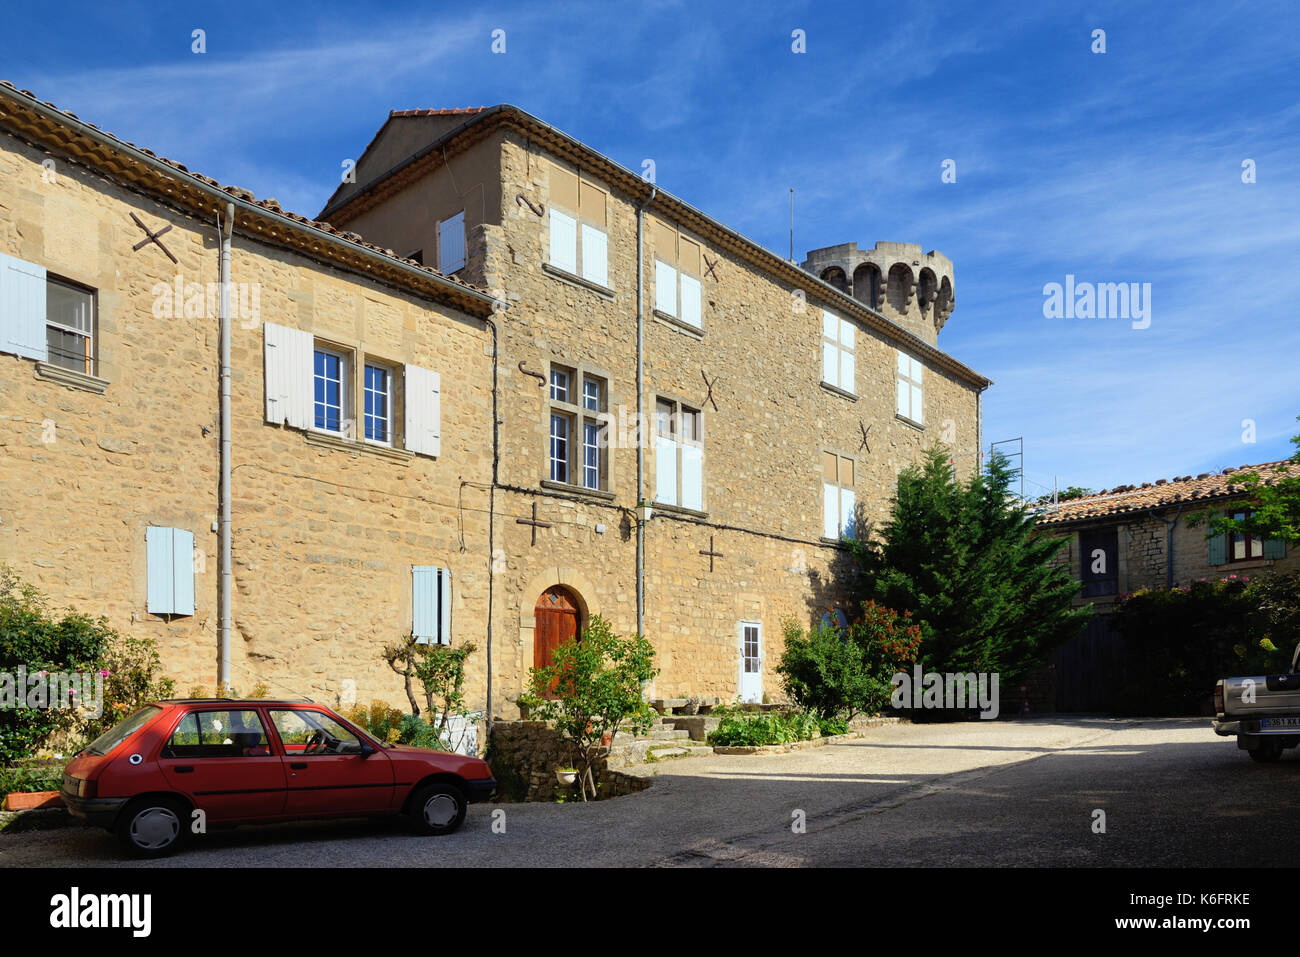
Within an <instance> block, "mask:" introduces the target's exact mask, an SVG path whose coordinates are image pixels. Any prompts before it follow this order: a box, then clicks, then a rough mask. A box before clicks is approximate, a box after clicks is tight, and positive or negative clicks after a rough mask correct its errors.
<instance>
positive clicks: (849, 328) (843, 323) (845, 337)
mask: <svg viewBox="0 0 1300 957" xmlns="http://www.w3.org/2000/svg"><path fill="white" fill-rule="evenodd" d="M840 345H842V346H843V347H844V348H845V349H848V350H849V351H850V352H852V351H853V323H851V322H849V321H848V320H847V319H841V320H840Z"/></svg>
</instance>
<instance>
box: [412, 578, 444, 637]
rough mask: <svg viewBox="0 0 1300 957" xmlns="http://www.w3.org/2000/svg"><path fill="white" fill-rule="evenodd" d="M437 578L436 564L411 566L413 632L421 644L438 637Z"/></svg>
mask: <svg viewBox="0 0 1300 957" xmlns="http://www.w3.org/2000/svg"><path fill="white" fill-rule="evenodd" d="M437 578H438V569H437V567H436V566H434V565H412V566H411V634H413V635H414V636H415V640H416V641H417V642H419V643H420V644H428V643H429V642H430V641H434V640H436V639H437V637H438V590H437Z"/></svg>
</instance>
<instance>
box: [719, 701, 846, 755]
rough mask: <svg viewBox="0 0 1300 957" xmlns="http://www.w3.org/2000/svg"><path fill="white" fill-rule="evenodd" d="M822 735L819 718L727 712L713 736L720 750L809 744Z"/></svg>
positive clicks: (789, 713) (791, 713) (797, 713)
mask: <svg viewBox="0 0 1300 957" xmlns="http://www.w3.org/2000/svg"><path fill="white" fill-rule="evenodd" d="M819 733H820V729H819V727H818V721H817V716H816V715H814V714H810V713H809V712H806V711H785V712H783V711H730V710H728V711H726V712H724V717H723V719H722V721H721V723H720V724H719V725H718V727H717V728H716V729H714V730H713V731H711V732H710V733H709V737H708V743H709V744H711V745H714V746H716V747H726V748H736V747H755V746H761V745H765V744H789V743H791V742H793V741H809V740H811V739H812V738H815V737H817V735H818V734H819Z"/></svg>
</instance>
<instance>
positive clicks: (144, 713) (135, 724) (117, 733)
mask: <svg viewBox="0 0 1300 957" xmlns="http://www.w3.org/2000/svg"><path fill="white" fill-rule="evenodd" d="M160 711H162V708H160V707H158V706H157V705H156V704H151V705H146V706H145V707H143V708H141V709H140V710H139V711H137V712H136V713H135V714H133V715H131V717H129V718H127V719H126V720H125V721H123V722H122V723H121V724H115V725H113V727H112V728H110V729H109V730H107V731H105V732H104V733H103V734H101V735H100V736H99V737H98V738H96V739H95V740H94V741H92V742H90V744H88V745H86V750H87V751H89V752H90V753H91V754H108V753H109V752H110V751H112V750H113V749H114V748H115V747H117V746H118V745H119V744H121V743H122V742H123V741H125V740H126V739H127V738H129V737H130V736H131V735H133V734H135V732H137V731H139V730H140V729H141V728H143V727H144V726H145V725H146V724H148V723H149V722H150V721H151V720H152V719H153V717H154V716H155V715H157V714H158V713H159V712H160Z"/></svg>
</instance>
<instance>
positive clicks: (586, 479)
mask: <svg viewBox="0 0 1300 957" xmlns="http://www.w3.org/2000/svg"><path fill="white" fill-rule="evenodd" d="M550 383H551V411H550V416H551V425H550V437H549V451H548V460H549V472H550V479H551V481H552V482H562V483H564V484H566V485H569V484H573V485H579V486H581V487H582V488H587V489H593V490H597V491H600V490H604V489H605V488H606V486H607V485H608V480H607V473H608V461H607V458H608V441H607V435H608V433H607V431H606V430H607V428H608V423H607V422H606V421H605V418H606V416H605V409H606V398H605V390H606V381H605V379H603V378H601V377H599V376H595V375H592V374H591V373H589V372H585V371H579V370H577V369H566V368H564V367H562V366H551V376H550Z"/></svg>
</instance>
